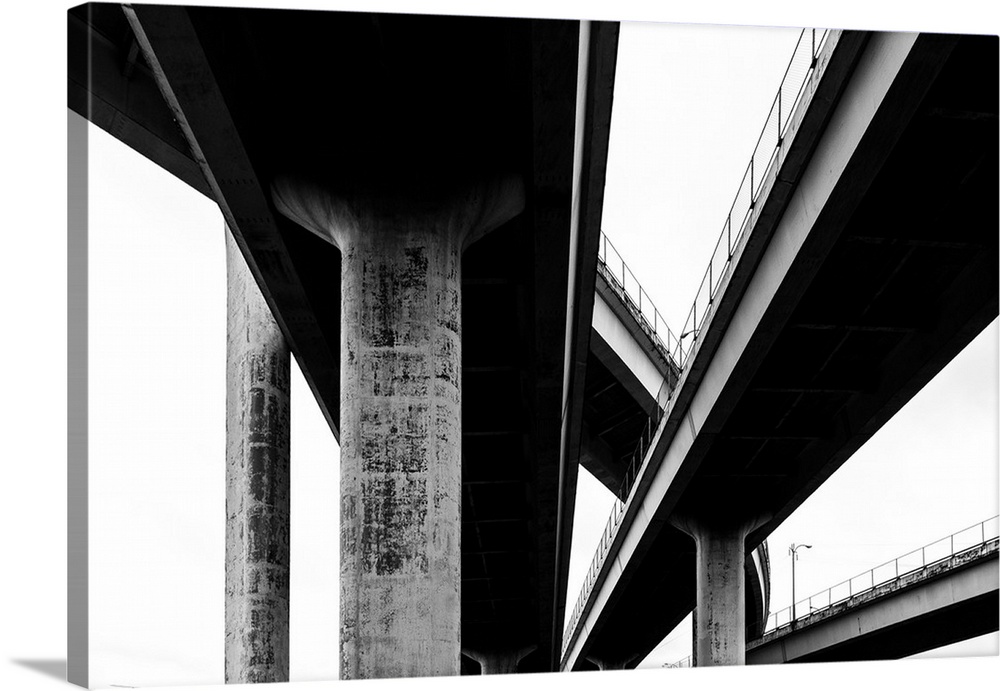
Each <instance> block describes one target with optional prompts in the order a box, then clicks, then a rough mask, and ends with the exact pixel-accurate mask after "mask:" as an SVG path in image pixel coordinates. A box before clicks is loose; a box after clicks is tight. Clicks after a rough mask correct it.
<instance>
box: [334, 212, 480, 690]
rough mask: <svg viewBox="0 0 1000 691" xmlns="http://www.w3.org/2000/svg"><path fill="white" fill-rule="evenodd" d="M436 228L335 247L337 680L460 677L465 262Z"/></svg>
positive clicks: (365, 236)
mask: <svg viewBox="0 0 1000 691" xmlns="http://www.w3.org/2000/svg"><path fill="white" fill-rule="evenodd" d="M457 240H458V239H457V238H454V237H449V236H448V235H447V234H444V235H441V234H438V233H435V232H434V228H426V229H419V228H411V229H409V231H408V232H402V233H359V234H358V235H357V236H355V237H354V238H352V239H350V240H347V241H346V242H345V243H344V245H343V246H342V247H341V251H342V253H343V264H342V275H343V288H342V291H343V292H342V296H343V298H342V299H343V303H342V308H341V309H342V318H341V353H342V368H343V369H342V375H341V376H342V379H341V381H342V394H341V439H340V442H341V481H340V482H341V519H340V521H341V522H340V531H341V538H340V550H341V551H340V553H341V573H340V577H341V601H340V610H341V663H340V664H341V667H340V669H341V676H342V677H343V678H370V677H409V676H429V675H456V674H458V673H459V650H460V639H459V636H460V612H461V570H460V567H461V543H460V538H461V515H460V514H461V491H462V487H461V485H462V477H461V472H462V463H461V445H462V424H461V423H462V418H461V374H462V344H461V338H460V336H461V325H460V324H461V303H460V287H461V283H460V275H459V271H460V267H461V257H460V248H459V246H458V244H457Z"/></svg>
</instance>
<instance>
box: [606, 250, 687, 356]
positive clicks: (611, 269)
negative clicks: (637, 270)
mask: <svg viewBox="0 0 1000 691" xmlns="http://www.w3.org/2000/svg"><path fill="white" fill-rule="evenodd" d="M597 271H598V273H600V274H601V276H603V277H604V280H605V281H606V282H607V284H608V285H609V286H610V287H611V289H612V290H613V291H614V292H615V294H616V295H618V297H619V298H620V299H621V301H622V303H624V304H625V306H626V307H627V308H628V310H629V312H631V313H632V316H633V318H634V319H635V320H636V322H637V323H638V324H639V326H640V327H641V328H642V330H643V331H645V332H646V335H647V336H649V339H650V340H651V341H652V342H653V343H654V344H655V345H656V348H657V349H658V350H659V351H660V354H661V355H663V357H664V358H666V359H667V361H668V362H669V361H670V360H671V359H672V360H673V362H674V365H675V366H677V367H679V366H680V361H679V359H678V358H679V357H680V352H679V346H680V342H679V341H678V339H677V337H676V336H675V335H674V333H673V332H672V331H671V330H670V328H669V327H668V326H667V323H666V322H665V321H664V320H663V316H662V315H661V314H660V311H659V310H658V309H656V306H655V305H654V304H653V301H652V300H650V299H649V293H647V292H646V291H645V290H643V288H642V285H640V284H639V281H638V280H637V279H636V277H635V274H633V273H632V270H631V269H629V268H628V265H627V264H625V260H624V259H622V256H621V255H620V254H619V253H618V250H616V249H615V246H614V245H613V244H611V241H610V240H608V236H607V235H606V234H605V233H604V232H601V244H600V246H599V247H598V249H597ZM674 351H677V352H676V353H675V352H674Z"/></svg>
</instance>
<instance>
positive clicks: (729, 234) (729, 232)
mask: <svg viewBox="0 0 1000 691" xmlns="http://www.w3.org/2000/svg"><path fill="white" fill-rule="evenodd" d="M726 249H727V250H728V251H729V261H732V260H733V212H732V211H730V212H729V216H728V217H727V218H726Z"/></svg>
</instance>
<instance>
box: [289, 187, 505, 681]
mask: <svg viewBox="0 0 1000 691" xmlns="http://www.w3.org/2000/svg"><path fill="white" fill-rule="evenodd" d="M272 193H273V197H274V201H275V204H276V206H277V208H278V210H279V211H280V212H281V213H283V214H284V215H286V216H288V217H289V218H291V219H292V220H294V221H296V222H297V223H299V224H300V225H302V226H304V227H306V228H308V229H310V230H312V231H313V232H315V233H317V234H319V235H321V236H323V237H325V238H327V239H328V240H330V241H331V242H333V243H334V244H336V245H337V247H338V248H339V249H340V252H341V276H342V279H341V280H342V287H341V291H342V292H341V296H342V297H341V299H342V303H341V341H340V355H341V361H340V366H341V397H340V404H341V407H340V425H341V437H340V464H341V482H340V491H341V505H340V510H341V519H340V531H341V532H340V563H341V568H340V584H341V585H340V625H341V638H340V675H341V678H343V679H354V678H375V677H413V676H438V675H457V674H459V671H460V670H459V656H460V651H461V642H460V614H461V544H460V538H461V516H460V512H461V505H462V498H461V489H462V478H461V472H462V459H461V441H462V417H461V410H462V407H461V401H462V398H461V381H462V341H461V315H462V313H461V253H462V250H463V248H464V247H465V245H466V244H467V243H468V242H469V241H470V240H471V238H473V237H477V236H478V235H481V234H483V233H485V232H487V231H488V230H491V229H492V228H494V227H496V226H498V225H500V223H502V222H504V221H506V220H507V219H509V218H511V217H512V216H513V215H515V214H516V213H518V212H519V211H520V209H521V207H522V206H523V193H522V192H521V187H520V185H519V184H514V183H511V181H504V180H501V181H495V182H490V183H485V184H480V185H474V186H469V187H467V188H466V189H463V190H457V191H455V190H449V191H448V193H447V194H442V193H440V191H430V190H427V189H424V190H418V189H407V190H405V191H403V192H398V193H392V194H389V193H372V194H368V193H358V192H354V193H352V194H350V195H347V194H344V195H339V194H334V193H332V192H331V191H330V190H328V189H327V188H325V187H322V186H320V185H315V184H311V183H308V182H304V181H302V180H292V179H289V178H279V179H278V180H277V181H276V182H275V183H274V185H273V187H272Z"/></svg>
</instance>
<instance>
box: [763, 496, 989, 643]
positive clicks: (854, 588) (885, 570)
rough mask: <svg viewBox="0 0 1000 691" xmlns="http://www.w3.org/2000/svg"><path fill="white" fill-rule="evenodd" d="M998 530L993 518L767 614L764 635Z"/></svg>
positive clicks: (961, 550) (976, 543)
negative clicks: (793, 614)
mask: <svg viewBox="0 0 1000 691" xmlns="http://www.w3.org/2000/svg"><path fill="white" fill-rule="evenodd" d="M998 528H1000V517H998V516H994V517H993V518H989V519H987V520H985V521H982V522H981V523H977V524H975V525H972V526H969V527H968V528H965V529H963V530H960V531H958V532H957V533H952V534H951V535H949V536H947V537H944V538H941V539H940V540H937V541H935V542H931V543H930V544H927V545H924V546H923V547H920V548H919V549H915V550H913V551H911V552H907V553H906V554H904V555H902V556H900V557H897V558H896V559H892V560H890V561H887V562H885V563H884V564H880V565H878V566H876V567H875V568H873V569H869V570H868V571H865V572H864V573H861V574H858V575H857V576H854V577H853V578H848V579H847V580H846V581H843V582H842V583H838V584H837V585H835V586H832V587H830V588H827V589H826V590H822V591H820V592H818V593H816V594H815V595H810V596H809V597H807V598H805V599H803V600H799V601H798V602H796V603H795V607H794V610H793V608H792V606H791V605H789V606H788V607H785V608H784V609H780V610H778V611H777V612H774V613H773V614H771V615H770V616H769V617H768V618H767V624H766V625H765V626H764V633H770V632H771V631H776V630H778V629H781V628H784V627H788V626H791V625H792V624H793V623H794V622H795V621H797V620H798V619H803V618H805V617H807V616H809V615H811V614H815V613H816V612H822V611H823V610H826V609H829V608H830V607H833V606H835V605H838V604H840V603H842V602H846V601H847V600H849V599H851V598H852V597H857V596H858V595H863V594H865V593H867V592H868V591H870V590H874V589H875V588H877V587H880V586H883V585H885V584H887V583H891V582H892V581H895V580H897V579H899V578H902V577H903V576H906V575H909V574H912V573H914V572H916V571H920V570H921V569H924V568H927V567H928V566H933V565H934V564H937V563H939V562H943V561H946V560H948V559H951V558H952V557H954V556H956V555H960V554H963V553H965V552H968V551H970V550H974V549H977V548H980V547H982V546H983V545H986V544H989V543H990V542H993V541H996V540H998V538H1000V532H998ZM793 611H794V613H795V615H796V618H795V619H793V618H792V613H793Z"/></svg>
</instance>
